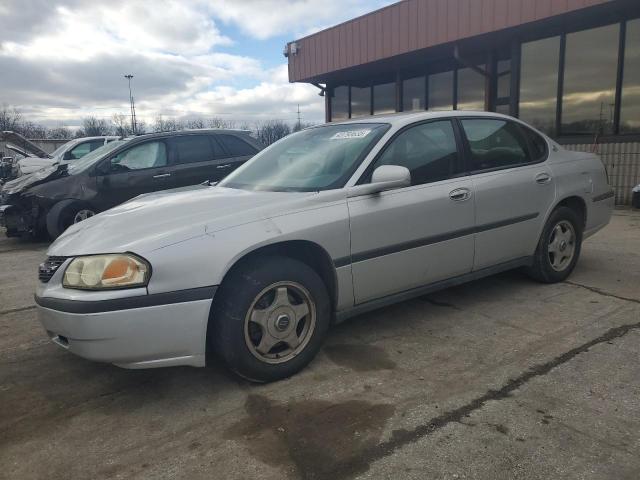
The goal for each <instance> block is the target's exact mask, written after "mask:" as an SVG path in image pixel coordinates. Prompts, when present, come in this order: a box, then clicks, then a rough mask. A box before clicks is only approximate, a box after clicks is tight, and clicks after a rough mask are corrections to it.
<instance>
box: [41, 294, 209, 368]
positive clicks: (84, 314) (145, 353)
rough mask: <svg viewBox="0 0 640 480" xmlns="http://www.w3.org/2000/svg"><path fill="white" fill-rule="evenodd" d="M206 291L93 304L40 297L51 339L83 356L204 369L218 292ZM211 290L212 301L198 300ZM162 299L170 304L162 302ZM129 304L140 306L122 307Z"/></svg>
mask: <svg viewBox="0 0 640 480" xmlns="http://www.w3.org/2000/svg"><path fill="white" fill-rule="evenodd" d="M207 289H208V290H207V291H206V292H205V291H204V289H195V290H200V292H199V294H198V295H197V296H196V295H194V294H193V291H184V292H187V293H184V294H183V293H181V292H171V293H170V294H160V295H144V296H139V297H126V298H113V297H112V296H111V298H109V299H107V300H91V301H83V300H74V299H69V298H55V297H42V296H38V295H36V297H35V298H36V304H37V308H38V318H39V320H40V322H41V323H42V325H43V326H44V328H45V330H46V331H47V334H48V335H49V338H51V340H52V341H53V342H54V343H56V344H57V345H59V346H61V347H62V348H64V349H66V350H68V351H70V352H71V353H74V354H76V355H79V356H80V357H83V358H86V359H88V360H94V361H99V362H108V363H113V364H116V365H118V366H120V367H124V368H152V367H165V366H176V365H189V366H194V367H203V366H205V359H206V336H207V324H208V320H209V310H210V308H211V303H212V301H213V294H211V293H210V292H211V291H213V293H215V288H214V287H207ZM207 292H209V293H210V294H209V295H208V297H209V298H198V296H199V297H204V296H205V294H206V293H207ZM111 293H113V292H111ZM149 298H151V300H149ZM162 298H164V299H165V301H169V302H171V303H164V304H163V303H158V299H162ZM181 300H184V301H181ZM127 303H129V304H132V305H134V306H136V308H122V307H126V304H127ZM137 305H139V306H137ZM101 310H102V311H101Z"/></svg>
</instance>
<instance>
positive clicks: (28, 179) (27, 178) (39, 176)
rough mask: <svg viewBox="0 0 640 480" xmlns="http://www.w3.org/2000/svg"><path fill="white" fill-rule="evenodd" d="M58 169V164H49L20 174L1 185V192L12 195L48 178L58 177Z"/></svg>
mask: <svg viewBox="0 0 640 480" xmlns="http://www.w3.org/2000/svg"><path fill="white" fill-rule="evenodd" d="M60 172H61V171H60V169H59V168H58V165H51V166H48V167H44V168H39V169H37V170H36V171H35V172H33V173H29V174H27V175H22V176H20V177H18V178H16V179H15V180H11V181H9V182H7V183H5V184H4V185H3V186H2V193H4V194H7V195H13V194H14V193H19V192H21V191H23V190H25V189H26V188H27V187H31V186H33V185H36V184H39V183H44V182H46V181H48V180H50V179H53V178H58V176H59V175H60Z"/></svg>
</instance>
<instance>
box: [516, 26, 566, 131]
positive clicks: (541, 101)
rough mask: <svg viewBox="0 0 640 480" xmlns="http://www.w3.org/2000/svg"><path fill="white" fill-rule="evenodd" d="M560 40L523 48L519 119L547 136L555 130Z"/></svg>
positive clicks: (552, 39)
mask: <svg viewBox="0 0 640 480" xmlns="http://www.w3.org/2000/svg"><path fill="white" fill-rule="evenodd" d="M559 62H560V37H551V38H545V39H544V40H538V41H536V42H529V43H524V44H522V53H521V64H520V115H519V116H520V118H521V119H522V120H524V121H525V122H527V123H529V124H531V125H533V126H534V127H536V128H537V129H538V130H541V131H543V132H545V133H546V134H547V135H553V134H554V133H555V129H556V106H557V103H558V64H559Z"/></svg>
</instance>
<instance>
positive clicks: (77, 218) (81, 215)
mask: <svg viewBox="0 0 640 480" xmlns="http://www.w3.org/2000/svg"><path fill="white" fill-rule="evenodd" d="M95 214H96V213H95V212H94V211H93V210H87V209H82V210H80V211H78V212H77V213H76V214H75V215H74V217H73V223H74V224H75V223H79V222H81V221H83V220H86V219H87V218H91V217H93V216H94V215H95Z"/></svg>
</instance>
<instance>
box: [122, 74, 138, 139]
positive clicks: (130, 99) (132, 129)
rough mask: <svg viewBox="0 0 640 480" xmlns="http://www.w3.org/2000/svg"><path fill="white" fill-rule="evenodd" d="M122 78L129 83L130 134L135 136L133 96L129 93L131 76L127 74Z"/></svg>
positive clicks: (135, 124)
mask: <svg viewBox="0 0 640 480" xmlns="http://www.w3.org/2000/svg"><path fill="white" fill-rule="evenodd" d="M124 78H126V79H127V80H128V81H129V103H130V104H131V132H132V133H133V134H134V135H135V134H136V130H137V128H136V127H137V123H136V104H135V103H134V101H133V94H132V93H131V79H132V78H133V75H131V74H130V73H129V74H127V75H125V76H124Z"/></svg>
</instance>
